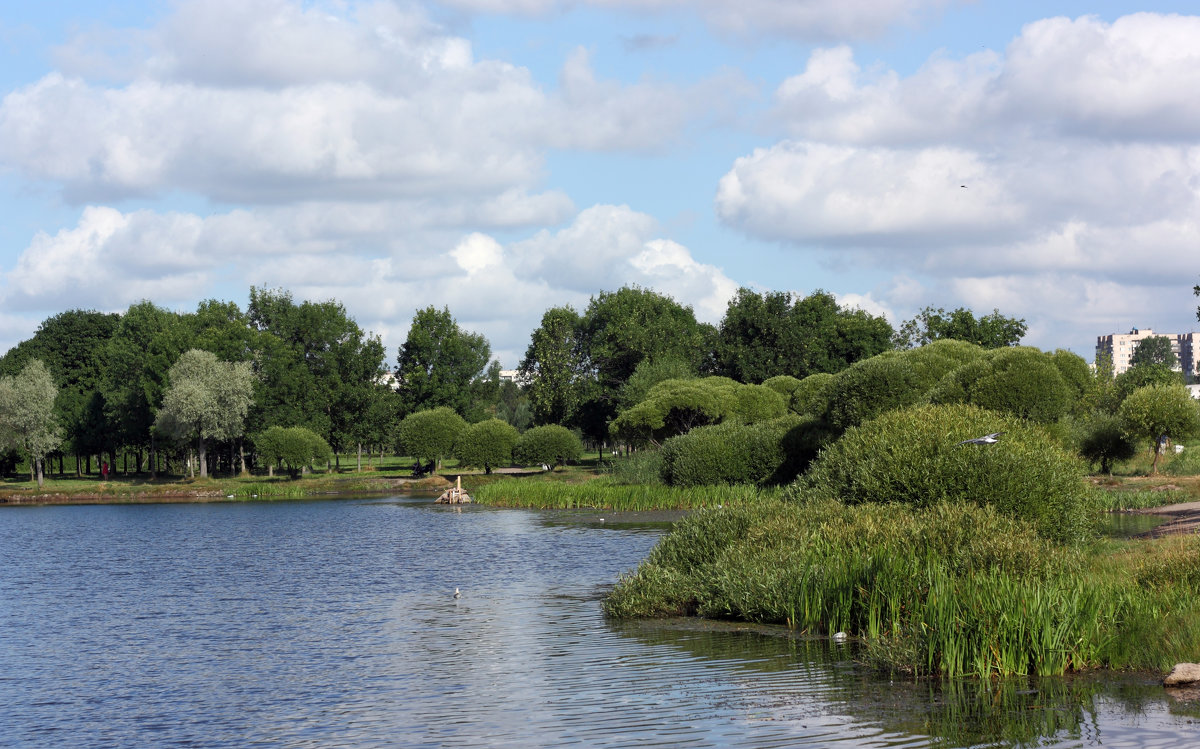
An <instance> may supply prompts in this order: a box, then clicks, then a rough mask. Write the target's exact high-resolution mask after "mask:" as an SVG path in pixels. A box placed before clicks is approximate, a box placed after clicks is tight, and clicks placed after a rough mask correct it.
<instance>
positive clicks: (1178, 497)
mask: <svg viewBox="0 0 1200 749" xmlns="http://www.w3.org/2000/svg"><path fill="white" fill-rule="evenodd" d="M1096 496H1097V499H1096V502H1097V504H1098V505H1099V509H1101V510H1104V511H1107V512H1121V511H1123V510H1141V509H1144V508H1146V507H1161V506H1162V505H1170V504H1175V503H1177V502H1190V501H1192V499H1193V497H1192V496H1190V495H1189V494H1188V493H1187V492H1184V491H1180V490H1178V489H1165V490H1156V491H1152V490H1148V489H1136V490H1132V491H1118V490H1107V491H1100V492H1097V493H1096Z"/></svg>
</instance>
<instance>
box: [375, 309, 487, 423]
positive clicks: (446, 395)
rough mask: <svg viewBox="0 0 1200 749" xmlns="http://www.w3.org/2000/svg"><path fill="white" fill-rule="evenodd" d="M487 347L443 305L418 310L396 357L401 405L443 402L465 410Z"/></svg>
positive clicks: (431, 405) (414, 406) (408, 407)
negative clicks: (436, 307)
mask: <svg viewBox="0 0 1200 749" xmlns="http://www.w3.org/2000/svg"><path fill="white" fill-rule="evenodd" d="M491 351H492V350H491V346H490V345H489V344H488V342H487V339H486V338H484V337H483V336H482V335H479V334H478V333H470V332H467V331H464V330H463V329H461V328H460V327H459V326H458V323H457V322H455V320H454V317H453V316H452V315H451V314H450V310H449V309H448V308H443V309H441V310H438V309H435V308H434V307H432V306H430V307H426V308H425V309H421V310H417V312H416V314H415V315H414V316H413V320H412V326H411V327H410V328H409V330H408V337H407V338H406V339H405V341H404V343H403V344H402V345H401V346H400V354H399V356H398V357H397V360H396V361H397V364H398V368H397V372H396V375H397V377H398V378H399V380H400V398H401V401H402V403H403V408H404V410H405V411H406V412H407V413H414V412H416V411H423V410H428V409H432V408H439V407H442V406H445V407H448V408H451V409H454V410H455V411H456V412H458V413H459V414H465V413H466V412H467V410H468V408H469V407H470V405H471V390H470V385H471V383H472V382H473V381H474V380H475V379H476V378H477V377H479V375H480V374H481V373H482V372H483V370H484V367H486V366H487V364H488V360H489V359H490V358H491Z"/></svg>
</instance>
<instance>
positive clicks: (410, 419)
mask: <svg viewBox="0 0 1200 749" xmlns="http://www.w3.org/2000/svg"><path fill="white" fill-rule="evenodd" d="M466 428H467V422H466V421H465V420H464V419H463V417H461V416H459V415H458V414H457V413H455V412H454V409H452V408H448V407H446V406H442V407H440V408H431V409H428V410H426V411H417V412H416V413H412V414H409V415H408V416H405V417H404V420H403V421H401V422H400V426H399V428H398V430H397V432H398V434H399V437H400V449H401V450H402V451H403V452H406V453H408V454H409V455H411V456H412V457H414V458H417V459H419V460H431V461H436V462H438V463H439V464H440V463H441V461H442V458H443V457H444V456H446V455H449V454H450V451H451V450H453V449H454V441H455V440H457V439H458V435H459V434H460V433H461V432H462V430H464V429H466Z"/></svg>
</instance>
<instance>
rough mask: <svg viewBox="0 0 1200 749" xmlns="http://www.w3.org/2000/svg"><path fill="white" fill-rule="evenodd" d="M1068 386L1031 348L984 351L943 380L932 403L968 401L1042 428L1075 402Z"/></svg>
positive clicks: (1043, 356) (931, 396)
mask: <svg viewBox="0 0 1200 749" xmlns="http://www.w3.org/2000/svg"><path fill="white" fill-rule="evenodd" d="M1072 396H1073V392H1072V388H1071V387H1070V386H1069V385H1068V384H1067V382H1066V381H1065V380H1064V379H1063V376H1062V374H1061V373H1060V372H1059V369H1058V367H1056V366H1055V364H1054V361H1053V359H1052V358H1051V357H1050V356H1049V355H1047V354H1045V353H1042V352H1041V351H1039V350H1037V349H1034V348H1025V347H1017V348H1004V349H995V350H993V351H989V352H987V354H985V355H984V356H982V357H980V358H978V359H976V360H975V361H972V362H968V363H966V364H964V365H962V366H961V367H959V368H957V369H955V370H954V371H952V372H950V373H949V374H947V375H946V376H945V377H943V378H942V380H941V382H939V383H938V384H937V385H936V386H935V387H933V388H932V389H931V390H930V392H929V396H928V397H929V401H930V402H931V403H971V404H974V405H976V406H979V407H980V408H985V409H987V410H989V411H1001V412H1003V413H1010V414H1013V415H1015V416H1020V417H1021V418H1025V419H1031V420H1033V421H1038V422H1041V423H1043V424H1050V423H1052V422H1055V421H1058V420H1059V419H1061V418H1062V417H1063V416H1064V415H1065V414H1066V413H1067V409H1068V408H1069V407H1070V405H1071V403H1072V402H1073V398H1072Z"/></svg>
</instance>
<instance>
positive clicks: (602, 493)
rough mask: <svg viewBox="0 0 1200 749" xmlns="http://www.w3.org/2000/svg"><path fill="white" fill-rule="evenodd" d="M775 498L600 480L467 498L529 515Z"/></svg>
mask: <svg viewBox="0 0 1200 749" xmlns="http://www.w3.org/2000/svg"><path fill="white" fill-rule="evenodd" d="M776 496H778V491H776V490H760V489H757V488H755V487H753V486H727V485H718V486H695V487H688V488H676V487H669V486H664V485H661V484H650V485H644V484H643V485H639V484H616V483H614V482H613V481H612V480H611V479H608V478H600V479H595V480H593V481H588V482H585V483H582V484H565V483H560V482H549V481H531V480H529V479H501V480H499V481H494V482H492V483H489V484H485V485H483V486H480V487H478V488H477V489H476V490H475V491H474V493H473V494H472V498H473V499H474V500H475V501H476V502H478V503H480V504H486V505H494V506H498V507H531V508H535V509H577V508H593V509H605V510H608V509H612V510H695V509H701V508H705V507H719V506H731V505H744V504H749V503H752V502H758V501H762V500H763V499H764V498H766V499H769V498H774V497H776Z"/></svg>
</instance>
